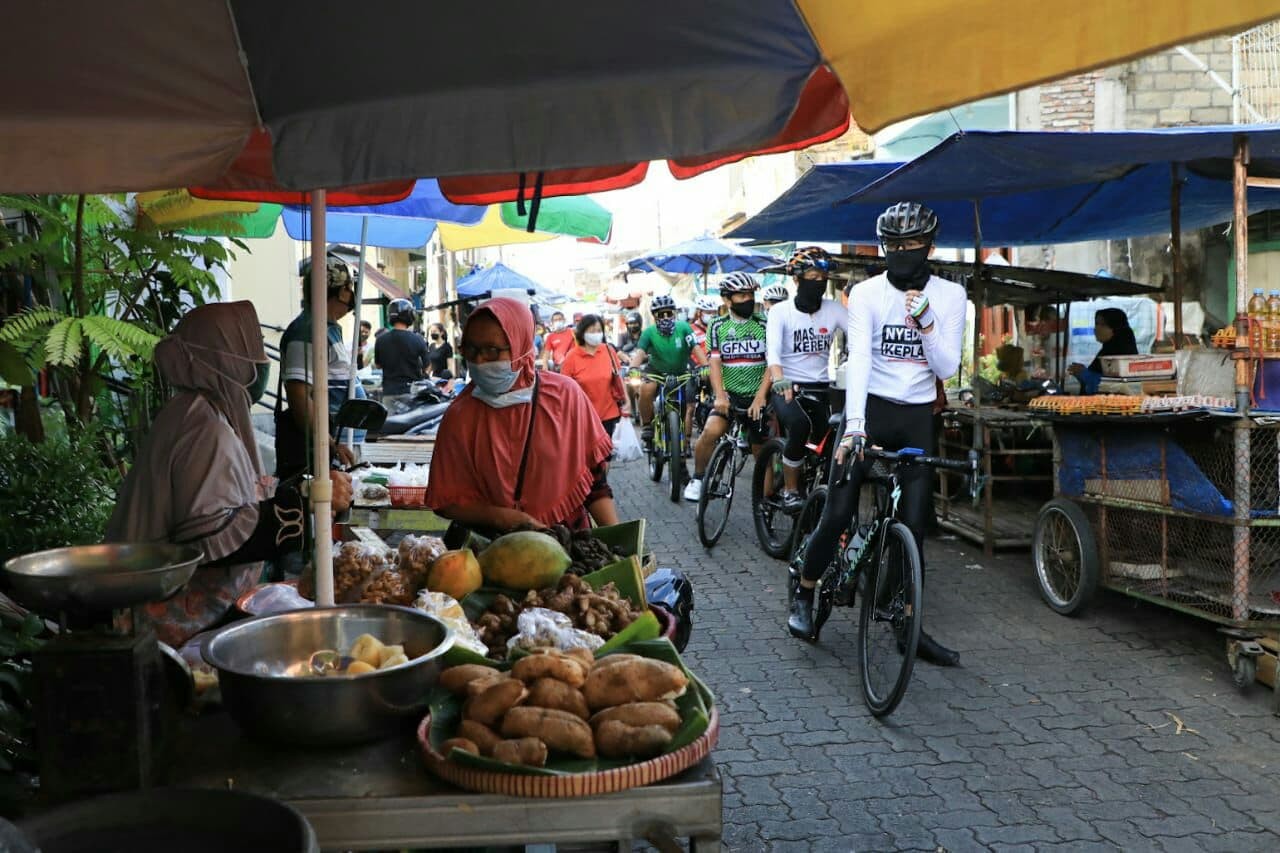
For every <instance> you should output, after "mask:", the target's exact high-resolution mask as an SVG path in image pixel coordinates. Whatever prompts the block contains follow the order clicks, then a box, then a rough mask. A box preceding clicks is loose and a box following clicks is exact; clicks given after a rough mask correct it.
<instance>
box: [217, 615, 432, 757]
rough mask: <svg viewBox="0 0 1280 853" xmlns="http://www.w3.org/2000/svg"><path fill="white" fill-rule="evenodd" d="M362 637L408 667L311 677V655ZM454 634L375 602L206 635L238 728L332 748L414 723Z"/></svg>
mask: <svg viewBox="0 0 1280 853" xmlns="http://www.w3.org/2000/svg"><path fill="white" fill-rule="evenodd" d="M361 634H372V635H373V636H375V637H377V638H378V639H379V640H381V641H382V642H384V643H387V644H389V645H390V644H395V645H403V646H404V650H405V654H406V655H407V656H408V658H409V662H408V663H404V664H400V665H399V666H396V667H391V668H390V669H380V670H378V671H376V672H370V673H367V674H364V675H326V676H312V675H303V674H301V673H306V672H309V661H310V658H311V655H312V654H314V653H315V652H317V651H321V650H324V649H339V650H342V651H343V652H345V651H346V650H347V649H349V648H350V647H351V644H352V643H353V642H354V641H355V639H356V638H357V637H359V636H360V635H361ZM453 639H454V635H453V631H452V630H451V629H450V628H449V627H448V626H447V625H445V623H444V622H442V621H440V620H439V619H437V618H435V617H434V616H429V615H427V614H426V613H423V612H421V611H419V610H413V609H411V608H408V607H390V606H383V605H377V604H353V605H348V606H343V607H315V608H309V609H306V610H294V611H291V612H289V613H276V614H272V615H270V616H259V617H257V618H255V619H248V620H245V621H243V622H237V623H235V624H234V625H230V626H228V627H226V628H224V629H222V630H221V631H219V632H218V633H217V634H214V635H212V636H210V637H208V638H207V639H206V640H205V641H204V643H203V645H202V646H201V649H200V654H201V656H202V657H203V658H204V660H205V663H207V664H209V665H210V666H212V667H214V668H215V669H217V670H218V685H219V687H220V688H221V691H222V704H223V705H224V706H225V707H226V709H227V711H228V712H230V714H231V716H232V717H233V718H235V721H236V722H237V723H239V725H240V727H241V728H242V729H244V730H245V731H246V732H248V733H249V734H251V735H254V736H255V737H260V738H263V739H266V740H270V741H285V742H289V743H300V744H311V745H321V746H329V745H338V744H350V743H360V742H362V741H368V740H374V739H377V738H379V737H383V736H385V735H388V734H392V733H394V732H397V731H399V730H401V729H402V728H403V727H404V726H405V724H406V723H408V722H409V721H410V720H414V721H416V720H417V719H419V718H421V716H422V714H423V713H424V712H425V711H426V708H427V694H428V693H429V692H430V691H431V688H432V687H434V686H435V684H436V679H437V678H439V676H440V670H441V668H442V666H443V664H442V658H443V656H444V653H445V652H447V651H448V650H449V649H450V648H451V647H452V646H453Z"/></svg>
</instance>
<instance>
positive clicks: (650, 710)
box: [591, 702, 680, 734]
mask: <svg viewBox="0 0 1280 853" xmlns="http://www.w3.org/2000/svg"><path fill="white" fill-rule="evenodd" d="M610 720H616V721H617V722H619V723H626V724H627V725H628V726H661V727H662V728H664V729H666V730H667V731H669V732H671V733H672V734H675V733H676V732H677V731H678V730H679V728H680V712H679V711H677V710H676V706H675V703H673V702H628V703H627V704H626V705H615V706H613V707H612V708H606V709H604V710H603V711H598V712H597V713H596V714H595V715H594V716H593V717H592V718H591V728H593V729H596V730H597V731H599V729H600V726H601V725H602V724H603V723H607V722H609V721H610Z"/></svg>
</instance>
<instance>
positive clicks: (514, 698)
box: [462, 678, 529, 728]
mask: <svg viewBox="0 0 1280 853" xmlns="http://www.w3.org/2000/svg"><path fill="white" fill-rule="evenodd" d="M528 694H529V691H527V690H525V689H524V685H523V684H522V683H520V682H519V681H517V680H516V679H514V678H500V679H498V680H497V681H495V682H493V683H492V684H490V685H489V686H488V687H486V688H485V689H484V690H482V691H480V692H479V693H478V694H476V695H475V696H472V697H471V698H470V699H468V700H467V702H466V704H465V705H463V706H462V716H463V718H464V719H467V720H475V721H476V722H477V723H483V724H484V725H486V726H489V727H490V728H492V727H493V726H496V725H497V724H498V720H501V719H502V715H503V714H505V713H507V711H509V710H511V709H512V708H514V707H515V706H516V705H518V704H520V703H521V702H523V701H524V698H525V696H527V695H528Z"/></svg>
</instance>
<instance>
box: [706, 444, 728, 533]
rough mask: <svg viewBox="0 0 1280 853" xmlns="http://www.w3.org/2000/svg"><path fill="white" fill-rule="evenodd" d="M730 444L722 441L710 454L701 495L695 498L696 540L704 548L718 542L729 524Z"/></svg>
mask: <svg viewBox="0 0 1280 853" xmlns="http://www.w3.org/2000/svg"><path fill="white" fill-rule="evenodd" d="M733 457H734V453H733V445H732V444H731V443H730V442H728V441H721V442H720V443H719V444H717V445H716V449H715V450H713V451H712V452H711V461H710V462H708V463H707V472H706V474H704V475H703V476H702V496H701V497H699V498H698V539H700V540H701V541H702V546H703V547H704V548H712V547H714V546H715V544H716V543H717V542H719V541H720V536H721V534H723V533H724V528H725V526H726V525H727V524H728V523H729V507H731V506H732V505H733V468H734V465H733Z"/></svg>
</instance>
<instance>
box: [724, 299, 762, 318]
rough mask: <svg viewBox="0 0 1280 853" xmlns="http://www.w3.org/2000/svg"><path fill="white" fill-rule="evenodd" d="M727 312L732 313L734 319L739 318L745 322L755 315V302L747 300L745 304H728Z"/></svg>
mask: <svg viewBox="0 0 1280 853" xmlns="http://www.w3.org/2000/svg"><path fill="white" fill-rule="evenodd" d="M729 310H730V311H732V312H733V314H734V316H735V317H741V318H742V319H744V320H745V319H747V318H748V317H750V316H751V315H752V314H754V313H756V301H755V300H754V299H748V300H747V301H746V302H730V303H729Z"/></svg>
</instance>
